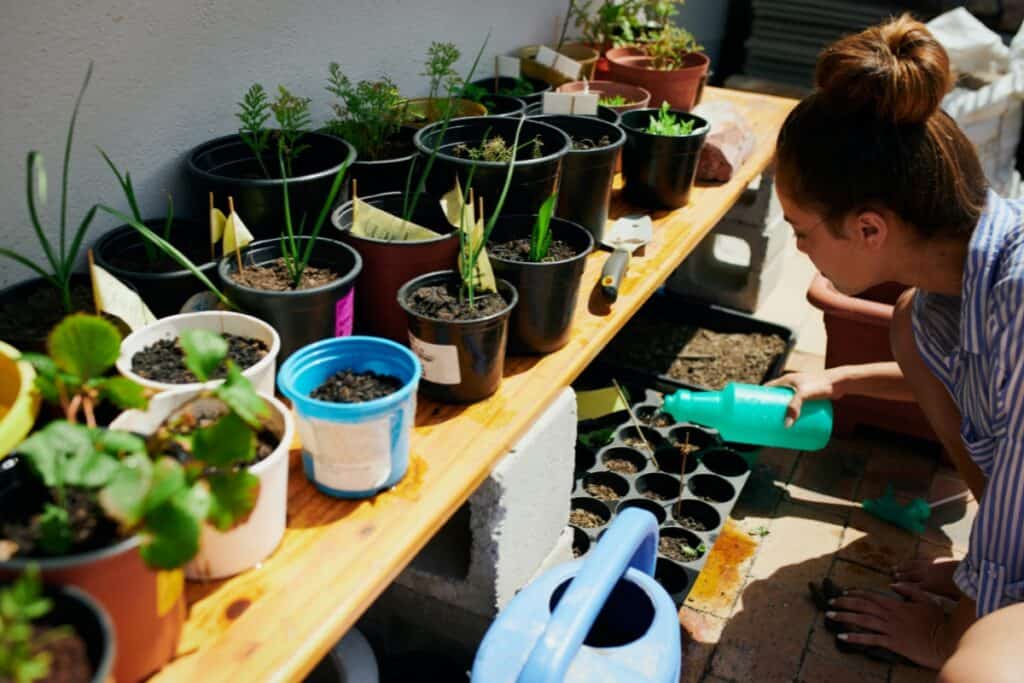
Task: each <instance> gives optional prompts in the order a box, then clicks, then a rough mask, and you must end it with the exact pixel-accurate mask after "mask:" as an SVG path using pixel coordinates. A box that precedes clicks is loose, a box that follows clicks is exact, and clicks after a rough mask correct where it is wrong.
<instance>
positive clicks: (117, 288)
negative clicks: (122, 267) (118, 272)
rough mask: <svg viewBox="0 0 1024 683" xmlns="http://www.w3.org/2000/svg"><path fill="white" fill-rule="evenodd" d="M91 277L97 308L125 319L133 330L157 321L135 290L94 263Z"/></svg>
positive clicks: (90, 273)
mask: <svg viewBox="0 0 1024 683" xmlns="http://www.w3.org/2000/svg"><path fill="white" fill-rule="evenodd" d="M89 278H90V279H91V280H92V295H93V299H94V300H95V303H96V309H97V310H100V311H103V312H104V313H109V314H110V315H112V316H115V317H117V318H119V319H120V320H122V321H124V324H125V325H127V326H128V328H129V329H130V330H132V331H133V332H134V331H135V330H140V329H142V328H143V327H145V326H146V325H149V324H150V323H152V322H155V321H156V316H154V315H153V312H152V311H150V310H149V307H148V306H146V304H145V302H143V300H142V298H141V297H140V296H139V295H138V294H136V293H135V290H133V289H131V288H130V287H128V285H126V284H124V283H123V282H121V281H120V280H118V279H117V278H116V277H114V276H113V275H111V274H110V273H108V272H107V271H105V270H103V269H102V268H100V267H99V266H97V265H96V264H94V263H91V264H90V265H89Z"/></svg>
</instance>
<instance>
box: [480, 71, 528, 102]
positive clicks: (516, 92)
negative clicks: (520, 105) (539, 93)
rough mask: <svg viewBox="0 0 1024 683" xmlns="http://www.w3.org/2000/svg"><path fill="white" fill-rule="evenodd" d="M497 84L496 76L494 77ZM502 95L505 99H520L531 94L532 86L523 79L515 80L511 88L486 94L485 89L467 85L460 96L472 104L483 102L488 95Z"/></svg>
mask: <svg viewBox="0 0 1024 683" xmlns="http://www.w3.org/2000/svg"><path fill="white" fill-rule="evenodd" d="M494 78H495V81H496V82H497V79H498V76H495V77H494ZM492 94H493V95H504V96H506V97H522V96H523V95H532V94H533V84H532V83H530V81H528V80H526V79H525V78H517V79H516V80H515V83H514V84H513V85H512V87H511V88H498V87H496V88H495V89H494V92H493V93H492V92H488V91H487V89H486V88H482V87H480V86H479V85H473V84H472V83H467V84H466V86H465V88H463V91H462V96H463V97H465V98H466V99H467V100H473V101H474V102H483V101H484V100H485V99H487V96H488V95H492Z"/></svg>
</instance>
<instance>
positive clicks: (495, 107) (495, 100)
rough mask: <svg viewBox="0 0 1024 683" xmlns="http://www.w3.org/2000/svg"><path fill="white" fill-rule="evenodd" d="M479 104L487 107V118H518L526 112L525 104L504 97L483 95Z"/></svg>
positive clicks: (521, 101) (518, 100) (515, 98)
mask: <svg viewBox="0 0 1024 683" xmlns="http://www.w3.org/2000/svg"><path fill="white" fill-rule="evenodd" d="M480 104H482V105H484V106H485V107H487V114H488V115H489V116H519V115H520V114H522V113H523V112H524V111H526V102H524V101H523V100H521V99H519V98H518V97H508V96H506V95H485V96H484V97H482V98H481V99H480Z"/></svg>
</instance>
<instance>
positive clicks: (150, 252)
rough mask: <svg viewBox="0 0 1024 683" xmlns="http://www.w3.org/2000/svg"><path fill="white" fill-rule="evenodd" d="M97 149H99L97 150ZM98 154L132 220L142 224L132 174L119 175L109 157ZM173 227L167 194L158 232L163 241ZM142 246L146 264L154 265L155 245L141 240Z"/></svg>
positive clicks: (168, 195)
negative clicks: (163, 217) (164, 213)
mask: <svg viewBox="0 0 1024 683" xmlns="http://www.w3.org/2000/svg"><path fill="white" fill-rule="evenodd" d="M97 149H99V148H97ZM99 153H100V154H101V155H103V160H104V161H106V162H107V166H109V167H110V170H111V171H113V173H114V177H116V178H117V184H118V185H120V186H121V190H122V191H123V192H124V196H125V199H127V200H128V209H129V210H130V211H131V212H132V218H134V219H135V220H136V221H137V222H139V223H142V212H141V211H139V203H138V201H137V200H136V198H135V188H134V186H133V185H132V174H131V173H129V172H127V171H125V172H124V173H121V172H120V171H119V170H117V166H115V165H114V162H113V161H111V160H110V157H109V156H108V155H107V153H106V152H104V151H103V150H102V149H99ZM173 225H174V200H173V199H172V198H171V194H170V193H167V218H166V219H165V220H164V227H163V230H162V231H161V232H160V237H162V238H163V239H164V240H167V241H169V240H170V239H171V227H172V226H173ZM142 246H143V248H144V249H145V251H146V262H147V263H148V264H149V265H154V264H156V262H157V259H158V258H159V257H160V253H159V251H158V249H157V248H156V246H155V245H153V244H152V243H150V241H149V240H143V241H142Z"/></svg>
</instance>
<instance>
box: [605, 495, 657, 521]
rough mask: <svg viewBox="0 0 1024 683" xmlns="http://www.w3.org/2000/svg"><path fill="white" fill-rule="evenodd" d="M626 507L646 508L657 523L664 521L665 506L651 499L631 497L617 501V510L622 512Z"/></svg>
mask: <svg viewBox="0 0 1024 683" xmlns="http://www.w3.org/2000/svg"><path fill="white" fill-rule="evenodd" d="M626 508H640V509H641V510H647V511H648V512H650V513H651V514H652V515H654V516H655V518H657V520H658V524H661V523H662V522H664V521H665V518H666V517H667V516H668V513H667V512H665V508H664V507H662V506H661V505H659V504H657V503H655V502H654V501H653V500H648V499H647V498H632V499H630V500H625V501H623V502H621V503H619V507H618V510H617V512H622V511H623V510H625V509H626Z"/></svg>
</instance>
